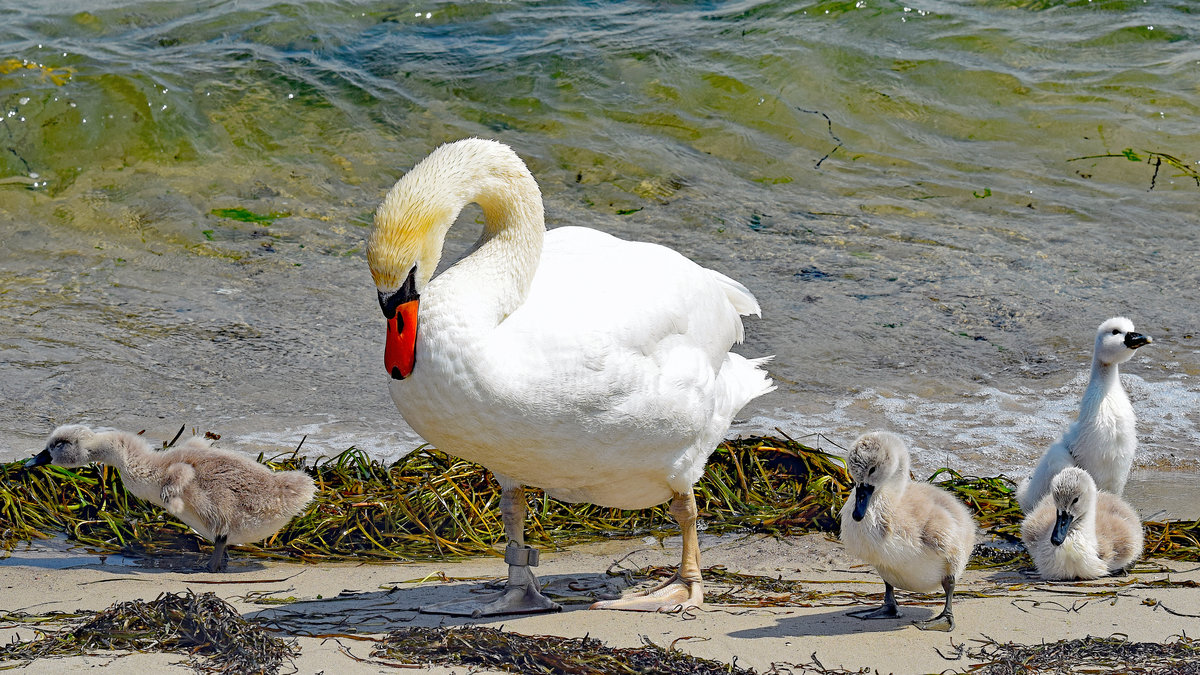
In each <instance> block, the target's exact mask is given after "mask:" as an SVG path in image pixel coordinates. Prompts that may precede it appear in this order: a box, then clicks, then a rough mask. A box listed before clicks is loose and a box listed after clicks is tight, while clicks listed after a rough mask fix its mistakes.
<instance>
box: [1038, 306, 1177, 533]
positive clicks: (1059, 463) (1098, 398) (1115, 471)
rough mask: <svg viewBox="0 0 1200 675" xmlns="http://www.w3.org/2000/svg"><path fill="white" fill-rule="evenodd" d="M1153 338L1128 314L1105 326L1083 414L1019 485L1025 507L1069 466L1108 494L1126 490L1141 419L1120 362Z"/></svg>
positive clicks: (1098, 340)
mask: <svg viewBox="0 0 1200 675" xmlns="http://www.w3.org/2000/svg"><path fill="white" fill-rule="evenodd" d="M1153 341H1154V340H1153V339H1152V338H1151V337H1150V336H1148V335H1141V334H1140V333H1135V332H1134V330H1133V322H1132V321H1130V320H1129V319H1126V318H1125V317H1121V316H1118V317H1114V318H1112V319H1109V320H1108V321H1105V322H1104V323H1102V324H1100V328H1099V329H1098V330H1097V331H1096V348H1095V350H1094V351H1093V353H1092V375H1091V380H1090V381H1089V382H1088V386H1087V390H1086V391H1084V393H1083V400H1082V401H1081V402H1080V404H1079V417H1078V418H1077V419H1076V420H1075V421H1074V422H1073V423H1072V424H1071V426H1070V427H1069V428H1068V429H1067V431H1066V433H1064V434H1063V435H1062V438H1059V439H1058V440H1057V441H1056V442H1055V443H1054V444H1053V445H1051V446H1050V448H1049V449H1047V450H1046V453H1045V454H1044V455H1042V458H1041V460H1040V461H1039V462H1038V465H1037V468H1036V469H1034V470H1033V475H1031V476H1030V477H1029V478H1028V479H1026V480H1025V481H1023V482H1022V483H1021V486H1020V488H1018V489H1017V501H1018V502H1019V503H1020V504H1021V510H1022V511H1024V512H1025V513H1029V512H1030V511H1031V510H1032V509H1033V508H1034V507H1035V506H1037V504H1038V502H1040V501H1041V499H1042V497H1044V496H1045V495H1046V493H1047V492H1049V490H1050V481H1051V480H1053V479H1054V477H1055V476H1057V475H1058V473H1059V472H1060V471H1062V470H1063V469H1065V468H1067V467H1070V466H1077V467H1079V468H1081V469H1083V470H1085V471H1087V472H1088V473H1089V474H1091V475H1092V478H1093V479H1094V480H1095V482H1096V486H1097V487H1098V488H1099V489H1101V490H1103V491H1105V492H1111V493H1113V494H1115V495H1119V494H1121V493H1122V492H1123V491H1124V490H1125V481H1126V480H1127V479H1128V478H1129V469H1130V467H1131V466H1133V455H1134V452H1135V451H1136V450H1137V434H1136V431H1135V429H1134V424H1135V423H1136V421H1137V418H1136V417H1135V416H1134V414H1133V406H1132V405H1130V403H1129V397H1128V396H1126V395H1125V388H1124V387H1122V386H1121V376H1120V373H1119V372H1118V368H1117V366H1119V365H1120V364H1122V363H1124V362H1126V361H1128V360H1129V359H1130V358H1131V357H1132V356H1133V353H1134V351H1135V350H1137V349H1138V348H1140V347H1143V346H1145V345H1148V344H1151V343H1152V342H1153Z"/></svg>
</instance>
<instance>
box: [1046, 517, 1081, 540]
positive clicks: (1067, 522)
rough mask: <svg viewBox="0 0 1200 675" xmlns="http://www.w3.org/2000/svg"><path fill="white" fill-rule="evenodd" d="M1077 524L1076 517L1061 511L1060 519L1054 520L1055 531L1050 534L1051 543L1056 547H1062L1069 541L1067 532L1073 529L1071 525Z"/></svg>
mask: <svg viewBox="0 0 1200 675" xmlns="http://www.w3.org/2000/svg"><path fill="white" fill-rule="evenodd" d="M1073 522H1075V516H1073V515H1071V514H1069V513H1067V512H1066V511H1059V512H1058V517H1057V518H1055V519H1054V531H1053V532H1051V533H1050V543H1051V544H1054V545H1055V546H1061V545H1062V543H1063V542H1064V541H1066V539H1067V532H1068V531H1069V530H1070V529H1071V523H1073Z"/></svg>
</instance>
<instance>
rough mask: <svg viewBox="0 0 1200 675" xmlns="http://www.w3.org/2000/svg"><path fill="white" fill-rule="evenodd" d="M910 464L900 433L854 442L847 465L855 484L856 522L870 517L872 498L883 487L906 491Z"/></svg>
mask: <svg viewBox="0 0 1200 675" xmlns="http://www.w3.org/2000/svg"><path fill="white" fill-rule="evenodd" d="M908 463H909V460H908V448H907V447H905V445H904V441H902V440H900V437H899V436H897V435H896V434H893V433H889V432H886V431H873V432H871V433H868V434H863V435H862V436H859V437H858V440H857V441H854V447H852V448H850V454H849V455H847V456H846V466H847V468H848V469H849V470H850V478H852V479H853V480H854V484H855V485H854V512H853V513H852V514H851V515H852V516H853V518H854V519H855V520H862V519H863V517H864V516H865V515H866V514H867V508H868V507H869V506H870V504H871V498H872V497H874V496H875V491H876V490H877V489H878V488H879V487H880V486H891V487H896V488H900V489H903V487H904V486H903V483H904V482H905V481H906V480H908Z"/></svg>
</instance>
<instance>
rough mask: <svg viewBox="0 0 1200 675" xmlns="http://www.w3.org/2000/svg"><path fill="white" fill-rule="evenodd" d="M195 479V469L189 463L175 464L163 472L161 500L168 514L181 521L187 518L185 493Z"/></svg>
mask: <svg viewBox="0 0 1200 675" xmlns="http://www.w3.org/2000/svg"><path fill="white" fill-rule="evenodd" d="M195 477H196V471H195V469H193V468H192V465H191V464H188V463H187V462H174V463H172V464H169V465H168V466H167V468H166V469H165V470H164V471H163V474H162V485H161V486H160V492H159V498H160V499H162V505H163V508H164V509H166V510H167V513H170V514H171V515H173V516H175V517H176V518H179V519H181V520H182V519H184V518H185V517H186V516H187V509H186V507H185V506H184V502H183V493H184V490H186V489H187V486H188V484H189V483H191V482H192V481H193V479H195Z"/></svg>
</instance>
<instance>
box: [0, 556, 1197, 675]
mask: <svg viewBox="0 0 1200 675" xmlns="http://www.w3.org/2000/svg"><path fill="white" fill-rule="evenodd" d="M701 545H702V547H703V558H702V564H703V565H704V566H705V567H706V568H707V567H711V566H718V565H720V566H724V567H725V569H727V570H729V571H737V572H743V573H748V574H756V575H763V576H770V577H782V578H784V579H789V580H802V582H801V583H802V588H803V589H804V590H805V591H809V590H813V591H826V592H832V591H855V592H859V593H871V594H875V595H873V596H872V597H869V598H868V597H857V596H853V595H848V594H841V595H836V594H835V595H833V596H832V597H826V598H824V599H814V600H811V601H809V602H807V603H805V604H807V605H809V606H794V604H793V606H753V605H756V604H759V603H758V601H757V600H755V599H754V598H753V597H749V596H751V595H752V594H751V593H749V592H748V591H746V590H745V589H739V588H737V587H732V586H730V585H729V584H726V583H723V582H721V581H719V580H718V579H717V578H716V576H715V575H713V576H711V577H710V580H709V582H708V584H707V585H706V599H707V604H706V606H705V607H704V608H703V610H701V611H696V612H692V613H689V614H686V615H679V614H675V615H671V614H643V613H631V612H614V611H588V610H587V609H586V608H587V603H588V602H590V600H591V599H592V598H594V597H595V596H596V594H598V593H604V592H613V591H617V590H620V589H621V588H623V587H624V586H625V582H624V577H622V576H620V575H616V576H613V575H606V574H605V570H607V569H609V567H610V566H612V565H613V564H614V563H615V562H616V561H622V562H621V563H619V565H618V566H617V568H620V569H637V568H642V567H646V566H650V565H674V564H677V563H678V555H679V553H678V551H679V541H678V538H677V537H674V538H668V539H666V540H665V541H663V542H661V543H660V542H659V541H657V540H653V539H647V540H612V541H607V542H601V543H596V544H589V545H583V546H576V547H571V548H569V549H562V550H557V551H543V555H542V563H541V566H540V567H539V568H538V569H537V572H538V574H539V577H540V579H541V581H542V582H543V583H544V584H547V585H548V591H549V592H551V593H554V594H557V595H558V596H559V601H560V602H561V603H562V604H563V605H564V611H563V613H561V614H547V615H536V616H522V617H516V616H506V617H497V618H487V619H477V620H471V619H458V618H449V617H441V616H434V615H426V614H419V613H417V611H416V610H417V608H418V607H419V606H421V605H424V604H428V603H432V602H439V601H443V600H447V599H454V598H459V597H463V596H466V595H467V594H469V593H471V592H472V590H473V589H478V588H479V586H480V584H482V583H484V581H486V580H489V579H499V578H501V577H502V575H503V574H504V572H505V567H504V564H503V562H502V560H500V559H499V558H487V559H474V560H468V561H463V562H454V563H446V562H431V563H429V562H423V563H406V564H361V565H360V564H345V563H342V564H316V565H303V564H293V563H277V562H263V561H259V560H255V559H251V558H247V557H245V556H240V555H238V554H237V552H236V551H234V553H233V558H232V560H231V563H230V571H229V572H228V573H226V574H222V575H214V574H209V573H208V572H200V571H192V570H193V569H197V570H198V569H200V567H201V565H202V563H203V560H202V558H203V554H198V555H197V556H196V557H194V558H191V559H180V560H173V561H158V562H161V563H163V564H164V568H155V567H147V566H145V565H139V564H136V561H131V560H129V559H126V558H122V557H120V556H109V557H106V558H103V559H102V558H100V557H98V556H96V555H93V554H87V553H84V552H78V551H64V550H61V549H58V550H56V549H54V548H53V547H46V546H40V545H35V546H33V547H30V548H26V549H24V550H21V549H19V550H17V551H14V552H13V554H12V556H11V557H9V558H7V559H3V560H0V592H2V594H3V598H4V603H3V604H4V607H5V609H7V610H10V611H11V610H23V611H27V612H31V613H45V612H49V611H54V610H60V611H70V610H75V609H93V610H99V609H103V608H106V607H108V606H109V605H111V604H113V603H114V602H118V601H124V600H131V599H137V598H140V599H143V600H152V599H154V598H155V597H157V596H158V595H159V594H160V593H163V592H167V591H172V592H183V591H185V590H187V589H191V590H192V591H194V592H196V593H203V592H207V591H212V592H215V593H216V594H217V595H218V596H220V597H222V598H224V599H225V600H227V601H228V602H230V603H231V604H232V605H233V606H234V607H235V608H237V610H238V611H239V612H241V613H242V614H243V616H245V617H247V618H251V619H259V620H266V621H268V622H269V625H271V626H272V627H275V628H277V629H280V630H283V631H285V632H286V633H288V634H290V635H293V636H306V635H308V636H313V635H315V636H321V635H332V634H340V635H342V637H298V642H299V647H300V649H301V654H300V656H299V657H298V658H297V660H296V661H295V667H296V668H297V671H298V672H301V673H316V672H322V671H324V672H327V673H328V672H338V673H359V672H364V673H366V672H392V671H393V669H392V668H390V667H388V666H387V665H384V664H372V663H366V662H362V661H358V660H355V659H356V658H357V659H369V655H370V652H371V650H372V649H373V647H374V645H373V643H372V642H371V641H370V640H371V639H378V638H381V637H382V636H383V635H384V634H386V633H387V632H389V631H392V630H396V629H399V628H402V627H406V626H439V625H462V624H471V623H474V624H479V625H486V626H492V627H503V629H504V630H506V631H514V632H518V633H522V634H525V635H561V636H570V637H579V636H584V635H589V636H591V637H593V638H597V639H599V640H601V641H602V642H603V643H605V644H606V645H607V646H609V647H639V646H642V645H643V639H648V640H650V641H653V642H654V643H656V644H659V645H663V646H668V645H672V644H673V645H674V648H675V649H679V650H682V651H685V652H687V653H689V654H693V655H696V656H701V657H705V658H709V659H715V660H718V661H722V662H725V663H729V662H730V661H731V660H732V659H734V658H736V659H737V665H739V666H742V667H750V668H754V669H756V670H757V671H759V672H763V671H765V670H768V669H769V668H770V667H771V666H772V664H779V663H793V664H799V663H808V662H810V661H811V660H812V658H813V657H815V658H816V659H818V660H819V661H820V662H821V663H822V664H824V666H825V667H827V668H834V667H844V668H847V669H851V670H854V669H858V668H861V667H870V668H873V669H877V670H878V671H879V672H881V673H889V672H894V673H916V672H943V671H947V670H960V669H965V668H966V667H968V666H969V665H970V663H971V661H970V660H968V659H964V658H959V659H957V660H948V659H946V658H944V657H943V656H942V655H945V656H948V657H956V656H957V655H958V653H959V652H958V649H957V647H956V645H963V644H966V645H967V646H968V647H972V646H977V643H972V642H971V641H972V640H981V639H984V636H986V637H989V638H992V639H994V640H997V641H1000V642H1005V641H1013V642H1018V643H1026V644H1029V643H1040V642H1041V641H1043V640H1045V641H1055V640H1062V639H1072V638H1082V637H1085V636H1089V635H1090V636H1096V637H1108V636H1110V635H1113V634H1116V633H1122V634H1125V635H1128V636H1129V639H1130V640H1133V641H1154V642H1162V641H1166V640H1168V639H1169V638H1171V637H1172V636H1175V635H1179V634H1181V633H1184V632H1186V633H1188V634H1194V633H1195V632H1196V631H1197V629H1198V628H1200V618H1188V617H1182V616H1177V615H1173V614H1171V613H1169V612H1168V611H1166V610H1167V608H1169V609H1171V610H1175V611H1177V612H1182V613H1185V614H1193V613H1195V608H1196V607H1198V606H1200V589H1198V588H1183V587H1178V586H1174V587H1162V586H1159V587H1155V586H1151V585H1150V584H1151V583H1152V582H1155V581H1160V580H1163V579H1167V578H1169V579H1171V580H1172V581H1175V582H1180V581H1187V580H1190V581H1192V582H1196V581H1200V567H1198V566H1197V565H1195V564H1180V563H1171V562H1166V561H1157V560H1155V561H1147V562H1143V563H1142V564H1141V565H1139V567H1138V569H1137V570H1136V571H1135V572H1134V574H1133V575H1131V576H1129V577H1124V578H1119V579H1106V580H1099V581H1095V582H1081V583H1044V582H1040V581H1038V580H1037V579H1036V577H1033V576H1032V572H1031V571H1029V570H1000V571H996V570H977V571H968V573H967V575H966V578H965V579H964V580H962V581H961V582H960V583H959V596H958V597H957V599H956V602H955V617H956V619H957V626H956V628H955V630H954V631H953V632H952V633H949V634H947V633H938V632H923V631H920V630H918V629H916V628H915V627H913V626H912V625H911V622H912V621H913V620H918V619H925V618H929V617H931V616H932V615H933V614H935V613H936V612H937V611H939V605H940V598H937V597H936V596H930V597H929V598H928V599H925V600H923V601H922V600H920V599H918V598H914V596H911V595H909V594H907V593H900V594H899V595H898V600H899V602H900V605H901V609H902V611H903V612H904V614H905V616H904V617H903V618H901V619H889V620H880V621H870V622H864V621H860V620H858V619H855V618H851V617H848V616H846V612H847V611H850V610H852V609H856V608H861V607H863V606H864V604H863V603H866V602H870V603H872V604H874V603H878V602H879V597H878V595H879V594H881V593H882V590H883V584H882V582H881V581H880V579H879V577H878V576H877V575H875V574H874V573H873V572H872V571H871V570H870V568H868V567H865V566H863V565H861V564H859V563H858V562H857V561H856V560H854V559H853V558H851V557H849V556H847V555H846V554H845V552H844V550H843V549H842V547H841V545H840V544H838V543H837V542H834V541H831V540H829V539H828V538H826V537H825V536H824V535H819V534H813V535H807V536H802V537H795V538H786V539H774V538H767V537H762V536H758V535H755V536H728V535H726V536H721V537H709V536H704V535H702V537H701ZM442 574H444V575H445V577H446V578H447V579H448V580H446V581H441V580H439V577H440V575H442ZM481 578H482V579H481ZM425 579H433V581H421V580H425ZM263 596H266V597H270V598H274V599H276V600H283V601H285V602H283V603H282V604H264V603H258V602H254V600H255V599H257V598H260V597H263ZM32 634H33V631H32V630H31V629H30V628H27V627H20V628H12V627H11V626H5V627H3V628H0V640H4V641H8V640H11V639H12V637H13V636H14V635H16V636H18V637H21V638H28V637H30V636H31V635H32ZM355 638H365V640H360V639H355ZM344 650H348V652H349V654H350V655H352V656H349V655H347V653H346V651H344ZM939 651H940V654H939ZM184 661H185V659H184V657H182V656H179V655H175V654H169V655H163V654H136V655H131V656H116V655H104V656H88V657H71V658H66V659H45V660H41V661H39V662H35V663H33V664H32V665H30V666H29V667H28V668H27V669H26V670H25V671H24V672H29V673H61V672H82V671H85V670H88V671H91V670H94V669H95V668H97V667H101V668H103V667H109V666H111V667H121V668H126V669H128V668H134V669H138V670H140V671H142V672H149V671H151V670H153V671H155V672H175V671H178V672H185V671H187V670H189V668H188V667H187V665H186V664H185V663H184ZM285 670H286V668H285ZM464 670H467V669H466V668H463V667H457V668H439V669H435V670H433V671H432V672H463V671H464ZM475 672H478V671H475Z"/></svg>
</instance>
